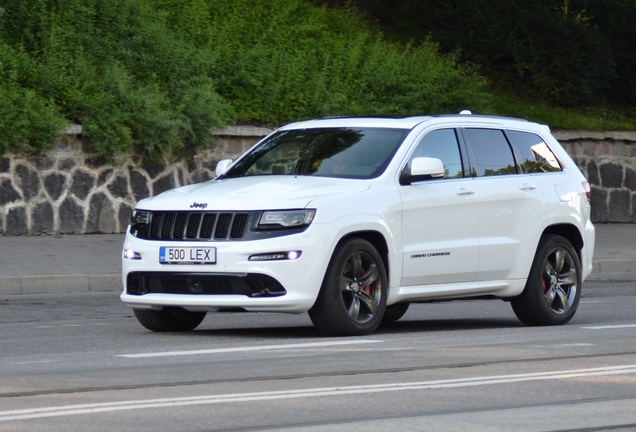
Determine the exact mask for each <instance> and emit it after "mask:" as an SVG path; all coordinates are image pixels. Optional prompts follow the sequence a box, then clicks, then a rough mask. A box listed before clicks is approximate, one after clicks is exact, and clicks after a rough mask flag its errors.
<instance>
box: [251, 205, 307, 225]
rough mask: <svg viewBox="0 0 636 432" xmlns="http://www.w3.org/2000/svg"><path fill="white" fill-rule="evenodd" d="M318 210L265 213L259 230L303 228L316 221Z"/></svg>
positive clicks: (259, 223) (259, 222) (260, 221)
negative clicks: (315, 216)
mask: <svg viewBox="0 0 636 432" xmlns="http://www.w3.org/2000/svg"><path fill="white" fill-rule="evenodd" d="M315 214H316V210H313V209H312V210H306V209H303V210H276V211H265V212H263V214H262V215H261V218H260V219H259V221H258V228H259V229H281V228H301V227H304V226H307V225H309V224H310V223H311V221H312V220H314V215H315Z"/></svg>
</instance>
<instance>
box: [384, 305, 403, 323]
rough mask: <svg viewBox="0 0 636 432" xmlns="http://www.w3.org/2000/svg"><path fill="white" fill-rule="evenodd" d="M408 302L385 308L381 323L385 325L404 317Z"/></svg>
mask: <svg viewBox="0 0 636 432" xmlns="http://www.w3.org/2000/svg"><path fill="white" fill-rule="evenodd" d="M409 305H410V303H409V302H402V303H395V304H392V305H391V306H387V307H386V309H385V310H384V316H383V317H382V322H383V323H385V324H388V323H392V322H396V321H397V320H399V319H400V318H402V317H403V316H404V314H405V313H406V311H407V310H408V309H409Z"/></svg>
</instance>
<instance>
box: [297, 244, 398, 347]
mask: <svg viewBox="0 0 636 432" xmlns="http://www.w3.org/2000/svg"><path fill="white" fill-rule="evenodd" d="M386 297H387V275H386V269H385V267H384V261H383V260H382V257H381V256H380V254H379V253H378V251H377V250H376V249H375V247H373V245H372V244H371V243H369V242H368V241H366V240H363V239H360V238H352V239H349V240H346V241H344V242H343V243H342V244H340V245H338V247H337V248H336V250H335V252H334V254H333V256H332V257H331V261H330V262H329V267H328V268H327V273H326V274H325V278H324V280H323V283H322V286H321V288H320V293H319V294H318V298H317V300H316V303H315V304H314V305H313V306H312V308H311V309H310V310H309V317H310V318H311V321H312V322H313V323H314V325H315V326H316V328H318V330H320V331H321V332H323V333H325V334H329V335H334V336H357V335H365V334H369V333H371V332H372V331H373V330H375V329H376V328H377V327H378V325H379V324H380V322H381V320H382V315H383V314H384V309H385V307H386Z"/></svg>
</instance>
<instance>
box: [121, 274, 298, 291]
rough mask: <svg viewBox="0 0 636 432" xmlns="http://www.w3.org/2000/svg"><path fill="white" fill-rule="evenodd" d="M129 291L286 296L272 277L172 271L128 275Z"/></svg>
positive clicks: (127, 289) (127, 285) (127, 284)
mask: <svg viewBox="0 0 636 432" xmlns="http://www.w3.org/2000/svg"><path fill="white" fill-rule="evenodd" d="M126 292H127V293H128V294H131V295H144V294H201V295H232V294H234V295H244V296H248V297H263V296H280V295H284V294H285V293H286V291H285V289H284V288H283V287H282V286H281V284H280V283H279V282H278V281H276V280H275V279H273V278H272V277H270V276H266V275H261V274H247V275H244V276H236V275H221V274H216V275H215V274H200V273H199V274H196V273H194V274H193V273H172V272H157V273H146V272H133V273H130V274H129V275H128V278H127V283H126Z"/></svg>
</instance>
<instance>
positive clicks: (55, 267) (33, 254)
mask: <svg viewBox="0 0 636 432" xmlns="http://www.w3.org/2000/svg"><path fill="white" fill-rule="evenodd" d="M123 242H124V235H123V234H84V235H64V236H24V237H2V236H0V295H9V294H35V293H64V292H88V291H120V290H121V289H122V283H121V275H120V272H121V258H120V257H121V247H122V244H123ZM635 271H636V224H597V225H596V251H595V253H594V272H595V273H614V272H635Z"/></svg>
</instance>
